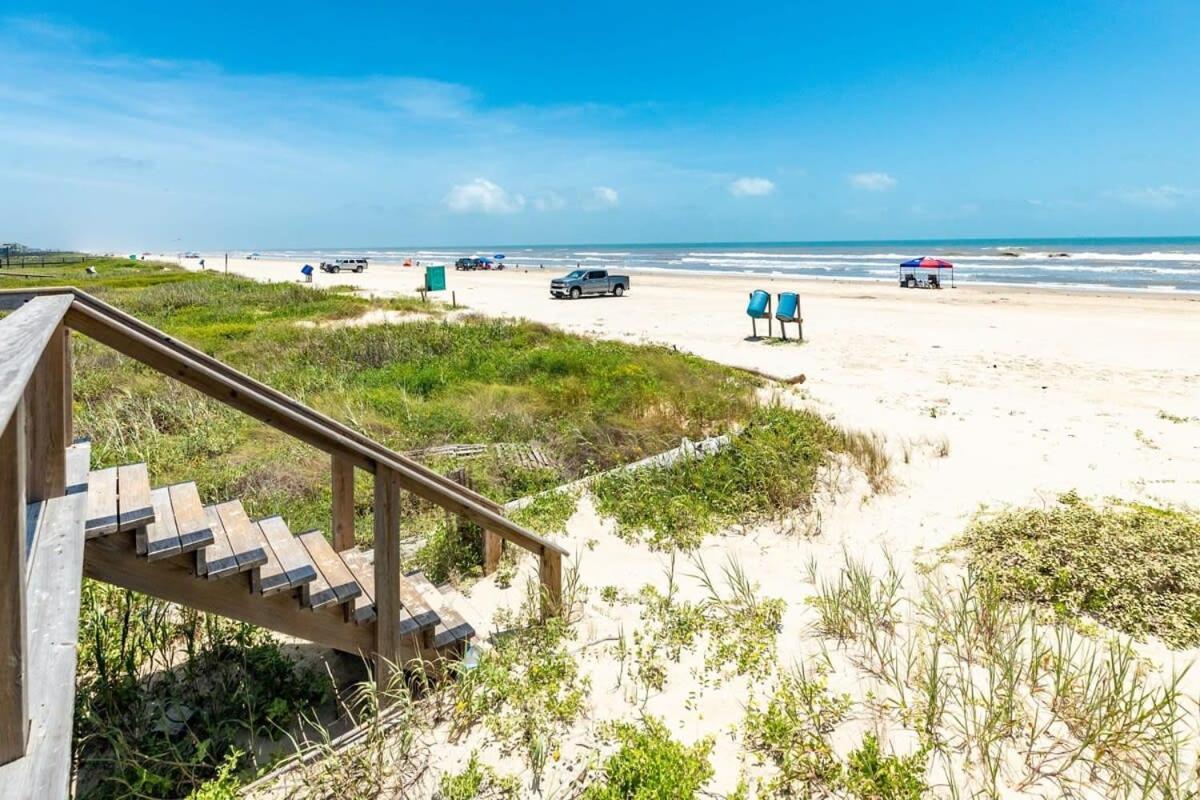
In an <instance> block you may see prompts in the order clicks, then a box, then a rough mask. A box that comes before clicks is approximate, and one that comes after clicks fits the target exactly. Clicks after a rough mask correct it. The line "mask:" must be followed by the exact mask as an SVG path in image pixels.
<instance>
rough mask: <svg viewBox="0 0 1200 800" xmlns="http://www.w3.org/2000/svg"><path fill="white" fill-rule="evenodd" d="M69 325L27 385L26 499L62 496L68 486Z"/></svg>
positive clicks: (52, 339)
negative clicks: (27, 460)
mask: <svg viewBox="0 0 1200 800" xmlns="http://www.w3.org/2000/svg"><path fill="white" fill-rule="evenodd" d="M67 341H68V340H67V337H66V326H64V325H62V324H60V325H59V326H58V328H57V330H55V332H54V335H53V336H51V337H50V341H49V342H47V343H46V349H45V351H44V352H43V353H42V357H41V359H39V360H38V363H37V366H36V367H35V368H34V370H33V375H32V376H31V378H30V381H29V384H28V385H27V386H26V387H25V402H24V405H25V406H26V408H25V420H26V426H27V427H26V437H27V441H26V450H27V451H28V459H29V462H28V469H29V471H28V472H27V473H26V481H27V485H26V499H27V500H29V501H30V502H34V501H38V500H49V499H50V498H51V497H60V496H62V495H63V494H64V493H66V490H67V449H66V448H67V445H68V444H70V440H69V438H68V436H69V435H70V434H69V423H68V419H69V418H70V416H71V407H70V406H69V405H68V404H67V393H68V392H69V391H70V389H69V387H70V380H69V378H68V377H67V372H68V370H69V369H70V366H69V362H68V356H67V352H66V347H67Z"/></svg>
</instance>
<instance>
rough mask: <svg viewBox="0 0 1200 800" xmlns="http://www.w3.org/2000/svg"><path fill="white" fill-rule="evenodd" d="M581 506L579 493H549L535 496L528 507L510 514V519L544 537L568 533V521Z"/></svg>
mask: <svg viewBox="0 0 1200 800" xmlns="http://www.w3.org/2000/svg"><path fill="white" fill-rule="evenodd" d="M578 504H579V492H578V491H558V490H555V491H549V492H543V493H541V494H538V495H535V496H534V497H533V498H532V499H531V500H530V501H529V503H528V504H527V505H525V506H523V507H521V508H520V509H518V510H516V511H514V512H512V513H511V514H509V518H510V519H511V520H512V521H513V522H515V523H517V524H518V525H523V526H524V527H526V528H529V529H530V530H532V531H535V532H537V533H540V534H543V535H554V534H561V533H566V531H567V520H569V519H570V518H571V515H572V514H574V513H575V508H576V506H578Z"/></svg>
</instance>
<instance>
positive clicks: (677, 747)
mask: <svg viewBox="0 0 1200 800" xmlns="http://www.w3.org/2000/svg"><path fill="white" fill-rule="evenodd" d="M610 731H611V736H612V738H613V739H614V740H615V741H616V743H617V744H618V749H617V751H616V752H615V753H613V754H612V755H611V756H609V757H608V758H607V759H606V760H605V761H604V762H603V763H602V764H601V765H600V766H599V767H598V768H597V772H598V773H599V776H600V777H599V779H598V780H597V781H596V782H595V783H593V784H591V785H590V786H588V787H587V789H585V790H584V792H583V798H584V800H691V799H692V798H695V797H698V796H700V791H701V790H702V789H703V787H704V785H705V784H706V783H708V781H709V779H710V778H711V777H712V775H713V768H712V764H711V763H710V762H709V756H710V754H711V753H712V747H713V742H712V740H711V739H703V740H701V741H699V742H697V743H695V744H693V745H690V746H689V745H684V744H681V743H680V742H677V741H675V740H674V739H672V738H671V734H670V732H669V731H668V730H667V727H666V725H664V724H663V723H662V721H661V720H658V719H655V718H653V717H647V718H646V719H643V720H642V721H641V722H640V723H638V724H634V723H628V722H620V723H617V724H615V725H613V726H612V727H611V729H610Z"/></svg>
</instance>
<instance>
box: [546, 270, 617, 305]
mask: <svg viewBox="0 0 1200 800" xmlns="http://www.w3.org/2000/svg"><path fill="white" fill-rule="evenodd" d="M628 290H629V276H628V275H612V274H610V273H609V271H608V270H606V269H577V270H575V271H573V272H571V273H569V274H567V275H564V276H563V277H561V278H555V279H554V280H552V281H550V294H551V295H552V296H554V297H569V298H571V299H572V300H575V299H577V298H579V297H582V296H583V295H585V294H611V295H612V296H613V297H620V296H621V295H623V294H625V292H627V291H628Z"/></svg>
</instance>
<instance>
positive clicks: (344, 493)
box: [330, 456, 354, 553]
mask: <svg viewBox="0 0 1200 800" xmlns="http://www.w3.org/2000/svg"><path fill="white" fill-rule="evenodd" d="M330 473H331V475H332V486H333V503H332V512H333V549H334V550H337V551H338V552H339V553H340V552H342V551H343V550H349V549H350V548H352V547H354V464H352V463H351V462H349V461H347V460H346V459H344V458H342V457H341V456H333V457H332V463H331V465H330Z"/></svg>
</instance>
